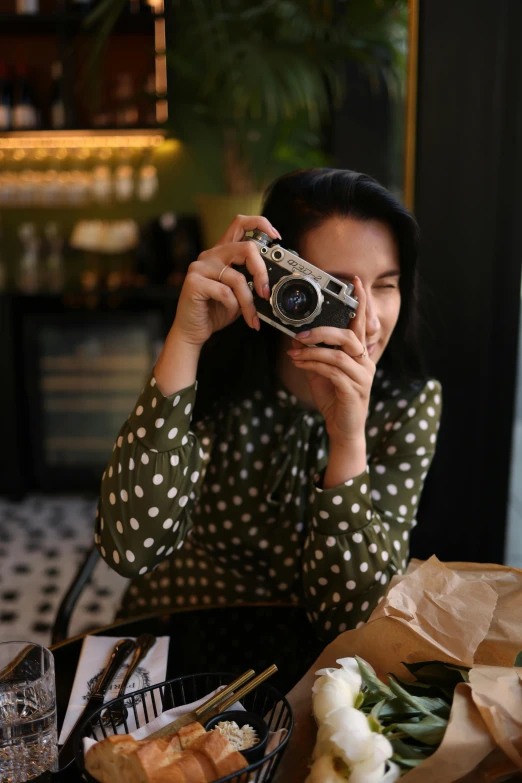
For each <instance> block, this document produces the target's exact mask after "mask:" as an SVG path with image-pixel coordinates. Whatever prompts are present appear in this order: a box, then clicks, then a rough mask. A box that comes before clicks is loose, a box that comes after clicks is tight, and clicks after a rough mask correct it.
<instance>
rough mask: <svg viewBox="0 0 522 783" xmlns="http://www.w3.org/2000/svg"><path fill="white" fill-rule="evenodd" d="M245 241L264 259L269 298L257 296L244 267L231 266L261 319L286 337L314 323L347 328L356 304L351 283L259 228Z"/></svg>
mask: <svg viewBox="0 0 522 783" xmlns="http://www.w3.org/2000/svg"><path fill="white" fill-rule="evenodd" d="M248 240H250V241H253V242H255V244H256V245H257V248H258V250H259V253H260V255H261V257H262V258H263V259H264V261H265V264H266V268H267V272H268V282H269V285H270V300H268V301H267V300H266V299H262V298H261V297H259V296H258V295H257V293H256V292H255V290H254V283H253V278H252V275H251V274H250V272H249V271H248V270H247V268H246V267H245V266H241V267H235V268H236V269H237V270H238V271H239V272H241V273H242V274H243V275H245V277H246V279H247V280H248V284H249V286H250V289H251V290H252V293H253V294H254V303H255V305H256V308H257V313H258V315H259V317H260V318H261V319H262V320H263V321H266V323H268V324H271V325H272V326H275V328H276V329H279V330H280V331H281V332H285V334H288V335H290V337H294V336H295V335H296V334H298V333H299V332H302V331H304V330H305V329H313V328H314V327H316V326H336V327H338V328H340V329H346V328H347V326H348V324H349V323H350V319H351V318H354V317H355V312H356V310H357V306H358V304H359V302H358V301H357V298H356V297H354V296H353V289H354V287H353V285H352V284H351V283H341V281H340V280H337V279H336V278H335V277H332V276H331V275H329V274H327V273H326V272H323V271H322V269H318V268H317V267H316V266H312V264H309V263H307V262H306V261H304V260H303V259H302V258H300V257H299V256H298V255H297V253H295V252H294V251H293V250H285V248H283V247H281V245H279V244H277V242H276V241H274V240H272V239H271V238H270V237H269V236H268V234H265V233H264V232H263V231H258V230H255V231H254V232H253V236H252V237H245V241H248Z"/></svg>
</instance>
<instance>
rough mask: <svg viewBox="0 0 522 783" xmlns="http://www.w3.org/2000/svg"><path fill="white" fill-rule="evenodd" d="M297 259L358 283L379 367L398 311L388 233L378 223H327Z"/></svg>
mask: <svg viewBox="0 0 522 783" xmlns="http://www.w3.org/2000/svg"><path fill="white" fill-rule="evenodd" d="M300 244H301V255H302V257H303V258H304V259H305V260H306V261H309V262H310V263H311V264H314V266H317V267H319V268H320V269H323V270H324V271H325V272H328V274H330V275H332V276H333V277H337V278H338V279H339V280H341V281H342V282H351V281H352V280H353V277H354V276H355V275H358V277H360V278H361V281H362V284H363V286H364V289H365V291H366V297H367V305H366V345H367V350H368V355H369V356H370V357H371V359H372V361H373V362H374V363H375V364H377V362H378V361H379V359H380V358H381V356H382V354H383V353H384V349H385V348H386V346H387V344H388V340H389V339H390V337H391V334H392V332H393V330H394V328H395V324H396V323H397V319H398V317H399V310H400V307H401V294H400V291H399V276H400V266H399V254H398V249H397V245H396V242H395V238H394V236H393V234H392V232H391V231H390V229H389V228H388V227H387V226H386V225H385V224H384V223H380V222H379V221H377V220H368V221H366V222H363V221H360V220H356V219H354V218H350V217H334V218H328V220H325V222H324V223H322V224H321V225H320V226H319V227H318V228H315V229H313V230H312V231H309V232H308V233H307V234H305V236H304V237H303V241H302V242H301V243H300Z"/></svg>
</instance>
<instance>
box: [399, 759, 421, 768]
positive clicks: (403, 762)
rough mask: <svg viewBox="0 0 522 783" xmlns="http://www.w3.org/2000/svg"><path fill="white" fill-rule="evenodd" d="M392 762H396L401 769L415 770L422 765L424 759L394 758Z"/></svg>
mask: <svg viewBox="0 0 522 783" xmlns="http://www.w3.org/2000/svg"><path fill="white" fill-rule="evenodd" d="M392 761H395V762H396V763H397V764H398V765H399V767H402V768H403V769H413V768H414V767H418V766H419V764H422V762H423V761H424V759H399V758H394V757H392Z"/></svg>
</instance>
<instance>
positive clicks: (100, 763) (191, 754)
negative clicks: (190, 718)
mask: <svg viewBox="0 0 522 783" xmlns="http://www.w3.org/2000/svg"><path fill="white" fill-rule="evenodd" d="M246 766H247V762H246V761H245V758H244V756H242V755H241V753H239V752H238V751H237V750H235V749H234V748H233V746H232V745H231V744H230V742H229V741H228V740H227V739H226V738H225V737H223V735H221V734H220V733H219V732H217V731H210V732H206V731H205V729H204V728H203V726H202V725H201V724H200V723H197V722H194V723H189V724H188V725H187V726H184V727H183V728H182V729H181V730H180V731H179V732H178V733H177V734H175V735H174V736H173V737H168V738H166V739H165V738H161V739H155V740H147V739H143V740H139V741H137V740H135V739H134V738H133V737H130V736H129V735H128V734H123V735H116V736H113V737H107V738H106V739H104V740H102V741H101V742H98V743H97V744H96V745H94V746H93V747H92V748H90V750H88V751H87V753H86V755H85V769H86V770H87V772H89V774H90V775H92V776H93V777H94V778H96V780H98V781H99V782H100V783H118V781H122V783H123V782H124V783H212V781H214V780H217V779H218V778H221V777H224V776H225V775H230V774H232V773H234V772H238V771H239V770H241V769H244V768H245V767H246Z"/></svg>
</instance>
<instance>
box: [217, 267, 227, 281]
mask: <svg viewBox="0 0 522 783" xmlns="http://www.w3.org/2000/svg"><path fill="white" fill-rule="evenodd" d="M225 269H228V266H227V265H226V264H225V266H224V267H223V269H222V270H221V272H220V273H219V277H218V283H221V278H222V277H223V273H224V272H225Z"/></svg>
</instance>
